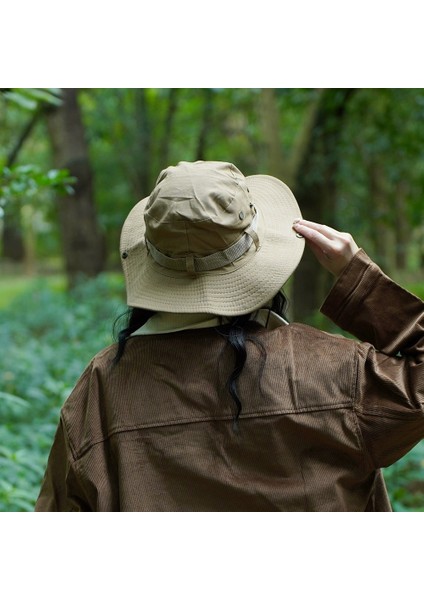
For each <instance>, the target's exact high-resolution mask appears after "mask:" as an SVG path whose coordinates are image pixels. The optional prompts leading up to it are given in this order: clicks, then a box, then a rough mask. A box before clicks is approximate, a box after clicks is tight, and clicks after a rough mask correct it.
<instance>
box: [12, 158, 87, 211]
mask: <svg viewBox="0 0 424 600" xmlns="http://www.w3.org/2000/svg"><path fill="white" fill-rule="evenodd" d="M75 182H76V179H75V177H71V176H70V175H69V171H68V170H67V169H50V170H48V171H47V172H45V171H44V170H43V169H41V168H40V167H39V166H37V165H18V166H15V167H10V168H9V167H3V168H0V207H2V208H4V207H5V206H6V204H7V203H9V202H14V203H19V204H20V205H21V206H22V205H24V204H30V205H31V206H36V207H39V206H40V205H41V206H42V205H43V200H45V196H44V195H43V192H44V191H45V190H48V191H53V192H55V193H57V194H60V195H70V194H73V191H74V190H73V187H72V185H73V184H74V183H75Z"/></svg>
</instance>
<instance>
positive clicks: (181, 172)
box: [120, 161, 305, 316]
mask: <svg viewBox="0 0 424 600" xmlns="http://www.w3.org/2000/svg"><path fill="white" fill-rule="evenodd" d="M297 218H301V213H300V210H299V206H298V204H297V202H296V199H295V197H294V196H293V194H292V192H291V191H290V189H289V188H288V187H287V186H286V185H285V184H284V183H283V182H282V181H280V180H279V179H276V178H275V177H271V176H269V175H250V176H248V177H244V175H243V174H242V173H241V172H240V171H239V169H237V167H235V166H234V165H233V164H231V163H226V162H217V161H197V162H180V163H178V165H176V166H171V167H168V168H167V169H164V170H163V171H162V172H161V173H160V175H159V177H158V179H157V181H156V185H155V188H154V190H153V191H152V193H151V194H150V196H149V197H148V198H144V199H143V200H141V201H140V202H138V203H137V204H136V205H135V206H134V208H133V209H132V210H131V212H130V213H129V215H128V217H127V219H126V220H125V223H124V226H123V228H122V234H121V242H120V252H121V260H122V266H123V270H124V274H125V282H126V289H127V303H128V305H129V306H133V307H139V308H145V309H149V310H156V311H165V312H174V313H212V314H215V315H223V316H234V315H242V314H247V313H250V312H252V311H254V310H256V309H258V308H259V307H261V306H264V305H265V304H266V303H267V301H269V300H270V299H271V298H273V297H274V296H275V294H276V293H277V292H278V291H279V290H280V288H281V287H282V286H283V284H284V283H285V282H286V281H287V279H288V278H289V277H290V275H291V274H292V273H293V271H294V270H295V269H296V267H297V265H298V264H299V261H300V259H301V257H302V254H303V250H304V245H305V242H304V240H303V238H299V237H297V235H296V232H295V231H294V230H293V229H292V225H293V221H294V220H295V219H297Z"/></svg>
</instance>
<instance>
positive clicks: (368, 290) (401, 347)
mask: <svg viewBox="0 0 424 600" xmlns="http://www.w3.org/2000/svg"><path fill="white" fill-rule="evenodd" d="M321 310H322V312H323V313H324V314H325V315H326V316H328V317H329V318H331V319H332V320H333V321H334V322H335V323H336V324H337V325H338V326H339V327H342V328H343V329H344V330H345V331H348V332H349V333H351V334H353V335H354V336H356V337H357V338H358V339H359V340H361V341H362V342H363V343H358V344H357V364H356V371H357V373H356V393H355V398H354V402H355V410H356V414H357V419H358V423H359V428H360V431H361V434H362V437H363V441H364V444H365V447H366V449H367V451H368V455H369V460H370V465H371V466H372V468H380V467H385V466H388V465H390V464H392V463H394V462H395V461H396V460H398V459H399V458H401V457H402V456H404V455H405V454H406V453H407V452H408V451H409V450H411V448H412V447H413V446H415V445H416V444H417V443H418V442H419V441H421V440H422V439H423V438H424V410H423V409H424V303H423V302H422V301H421V300H420V299H419V298H417V297H416V296H414V295H413V294H411V293H409V292H407V291H406V290H404V289H403V288H401V287H400V286H399V285H397V284H396V283H395V282H394V281H392V280H391V279H390V278H389V277H387V276H386V275H385V274H384V273H383V272H382V271H381V269H380V268H379V267H378V266H377V265H376V264H374V263H373V262H372V261H371V260H370V258H369V257H368V256H367V255H366V254H365V252H364V251H363V250H360V251H359V252H358V253H357V254H356V255H355V257H354V258H353V259H352V261H351V262H350V263H349V265H348V266H347V267H346V269H345V270H344V271H343V273H342V274H341V275H340V277H339V278H338V280H337V281H336V283H335V285H334V287H333V289H332V290H331V292H330V294H329V296H328V297H327V299H326V301H325V302H324V304H323V306H322V308H321Z"/></svg>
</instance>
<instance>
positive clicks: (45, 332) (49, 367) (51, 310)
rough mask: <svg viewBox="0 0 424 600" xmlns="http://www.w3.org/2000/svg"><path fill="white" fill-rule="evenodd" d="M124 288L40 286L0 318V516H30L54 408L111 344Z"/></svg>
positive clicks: (102, 282)
mask: <svg viewBox="0 0 424 600" xmlns="http://www.w3.org/2000/svg"><path fill="white" fill-rule="evenodd" d="M121 294H122V281H120V280H119V281H117V280H116V279H113V278H110V277H106V276H100V277H98V278H97V279H96V280H92V281H81V282H80V283H79V285H78V286H77V287H76V289H75V290H74V291H73V292H72V294H70V295H67V294H65V293H63V292H56V291H53V290H51V289H50V288H49V287H48V286H47V284H46V282H44V281H40V282H39V283H37V284H36V285H34V286H33V287H32V288H31V289H30V290H29V291H27V292H25V293H24V294H23V295H22V296H20V297H18V298H17V299H16V300H15V301H14V302H13V304H12V305H11V306H10V307H9V308H6V309H4V310H3V311H1V312H0V345H1V348H2V353H1V356H0V389H1V392H0V440H1V441H0V468H1V473H2V476H1V478H0V511H28V510H33V507H34V502H35V499H36V497H37V495H38V492H39V488H40V483H41V479H42V476H43V473H44V469H45V466H46V461H47V457H48V453H49V450H50V447H51V444H52V442H53V436H54V433H55V430H56V427H57V423H58V418H59V411H60V407H61V405H62V404H63V402H64V401H65V399H66V398H67V396H68V395H69V393H70V391H71V389H72V387H73V386H74V384H75V383H76V381H77V379H78V377H79V376H80V374H81V373H82V371H83V369H84V367H85V365H86V364H87V363H88V362H89V360H90V359H91V358H92V356H93V355H94V354H95V353H96V352H97V351H98V350H100V349H101V348H102V347H104V346H106V345H108V344H110V343H111V342H112V335H111V333H112V325H113V322H114V320H115V318H116V317H117V316H118V315H119V314H121V313H122V312H123V311H124V310H125V307H124V304H123V301H122V297H121Z"/></svg>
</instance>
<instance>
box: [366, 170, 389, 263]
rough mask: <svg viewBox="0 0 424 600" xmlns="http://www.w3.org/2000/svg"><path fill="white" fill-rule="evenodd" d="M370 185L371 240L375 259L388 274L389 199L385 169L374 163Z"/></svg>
mask: <svg viewBox="0 0 424 600" xmlns="http://www.w3.org/2000/svg"><path fill="white" fill-rule="evenodd" d="M368 176H369V183H370V198H371V200H370V209H369V217H370V220H371V238H372V241H373V246H374V252H373V258H374V260H375V261H376V262H377V263H378V265H379V266H380V267H381V268H382V269H383V271H385V272H386V273H388V272H389V270H390V256H389V248H390V237H389V212H390V206H389V198H388V189H387V183H386V180H385V176H384V172H383V168H382V166H381V165H379V164H377V163H376V162H372V163H371V164H370V166H369V170H368Z"/></svg>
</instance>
